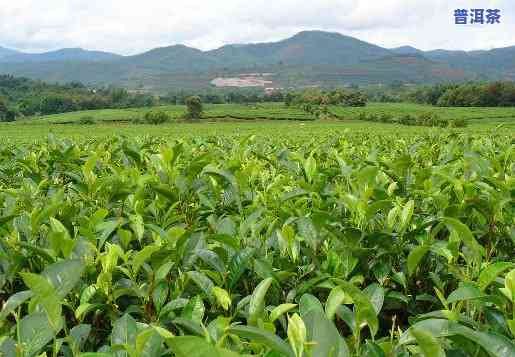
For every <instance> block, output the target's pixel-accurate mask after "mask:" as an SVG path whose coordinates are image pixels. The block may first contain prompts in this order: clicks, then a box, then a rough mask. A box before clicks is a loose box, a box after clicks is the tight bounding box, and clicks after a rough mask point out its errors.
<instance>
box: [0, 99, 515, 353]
mask: <svg viewBox="0 0 515 357" xmlns="http://www.w3.org/2000/svg"><path fill="white" fill-rule="evenodd" d="M242 108H243V106H234V105H224V106H207V107H206V113H207V115H208V116H210V115H211V117H212V118H215V117H216V118H217V119H216V120H214V119H213V120H209V119H205V120H203V121H200V122H198V123H192V122H176V123H168V124H165V125H155V126H154V125H140V124H131V123H129V122H128V119H130V116H134V117H137V116H140V115H142V114H143V113H144V112H145V111H146V110H147V109H145V110H143V109H141V110H102V111H92V112H83V113H69V114H63V115H58V116H49V117H44V118H40V119H31V120H28V119H27V120H25V121H20V122H15V123H4V124H1V125H0V132H1V134H0V140H1V145H0V234H1V236H2V238H0V356H2V357H3V356H8V357H11V356H13V357H49V356H56V357H57V356H59V357H60V356H63V357H165V356H177V357H238V356H241V357H249V356H262V357H327V356H333V357H348V356H349V357H350V356H352V357H361V356H379V357H383V356H384V357H411V356H413V357H416V356H417V357H418V356H431V357H433V356H434V357H445V356H454V357H467V356H474V357H513V356H515V342H514V339H515V257H514V254H513V252H514V251H515V230H514V227H515V179H514V178H515V160H514V159H515V145H514V135H513V134H514V133H515V132H514V130H513V129H514V126H513V122H512V121H510V120H511V119H510V118H511V117H510V115H512V114H511V113H512V112H513V110H512V109H504V108H499V109H492V110H490V109H468V110H467V109H463V108H458V109H453V110H451V109H447V108H430V107H424V106H406V105H397V104H372V105H370V106H368V107H366V108H361V109H348V108H346V109H338V110H339V113H341V114H340V115H341V116H342V118H343V119H338V120H336V119H324V120H308V121H305V119H304V118H301V119H304V120H303V121H298V120H264V119H260V120H249V119H243V120H235V119H234V118H235V117H237V116H238V117H239V118H243V117H245V113H246V112H245V111H243V114H242ZM407 108H411V110H410V113H414V112H423V111H425V110H438V111H442V115H458V114H459V115H466V116H467V119H468V120H470V121H471V123H470V125H469V126H468V127H466V128H458V129H450V128H429V127H413V126H402V125H396V124H380V123H368V122H363V121H356V120H353V119H352V116H353V115H355V114H356V112H357V111H360V110H365V111H369V112H380V111H382V110H388V111H390V112H396V113H398V114H400V113H401V112H402V111H405V110H408V109H407ZM165 109H166V110H167V111H169V112H170V113H172V114H173V113H175V114H176V115H177V116H180V115H181V110H183V109H184V108H182V107H175V106H174V107H166V108H165ZM245 109H246V110H248V111H249V112H250V111H259V112H260V113H265V112H266V113H268V114H267V115H269V116H271V118H270V119H287V118H286V117H280V116H283V115H291V116H290V117H288V119H293V116H295V115H297V114H296V112H295V111H293V110H291V109H288V108H285V107H283V106H281V105H279V104H276V105H266V106H262V107H258V108H257V109H252V108H248V107H245ZM228 113H233V114H231V115H229V114H228ZM460 113H461V114H460ZM302 114H303V113H302ZM299 115H300V114H299ZM347 115H349V118H347ZM84 116H92V117H93V118H94V119H95V120H96V121H97V123H96V124H94V125H80V124H77V123H74V122H75V121H78V120H80V118H81V117H84ZM231 117H232V118H231ZM249 118H250V117H249ZM67 122H71V124H66V123H67ZM501 123H503V124H504V125H503V126H501V127H499V124H501Z"/></svg>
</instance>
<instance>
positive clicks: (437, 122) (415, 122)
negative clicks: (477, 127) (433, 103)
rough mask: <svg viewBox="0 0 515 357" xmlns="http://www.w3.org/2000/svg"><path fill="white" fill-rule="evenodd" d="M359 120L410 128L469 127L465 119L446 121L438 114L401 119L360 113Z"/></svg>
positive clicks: (404, 115)
mask: <svg viewBox="0 0 515 357" xmlns="http://www.w3.org/2000/svg"><path fill="white" fill-rule="evenodd" d="M356 119H357V120H363V121H370V122H379V123H391V124H401V125H409V126H429V127H441V128H446V127H454V128H462V127H465V126H467V122H466V121H465V120H463V119H454V120H452V119H444V118H440V117H439V116H438V115H437V114H435V113H432V112H427V113H420V114H418V115H416V116H415V115H412V114H403V115H401V116H399V117H397V118H396V117H394V116H393V115H391V114H389V113H382V114H374V113H370V114H366V113H360V114H359V115H358V116H357V117H356Z"/></svg>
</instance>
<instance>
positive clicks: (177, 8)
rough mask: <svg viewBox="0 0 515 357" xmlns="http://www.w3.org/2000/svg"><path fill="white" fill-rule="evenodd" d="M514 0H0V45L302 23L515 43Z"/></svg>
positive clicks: (136, 40)
mask: <svg viewBox="0 0 515 357" xmlns="http://www.w3.org/2000/svg"><path fill="white" fill-rule="evenodd" d="M474 7H481V8H499V9H501V10H502V14H503V18H502V23H501V24H500V25H474V26H470V25H467V26H461V27H460V26H456V25H454V18H453V10H454V9H456V8H466V9H469V8H474ZM514 15H515V3H514V2H513V1H512V0H482V1H480V0H468V1H463V0H459V1H452V4H450V2H449V1H447V0H383V1H381V2H377V1H372V0H370V1H368V0H316V1H306V0H275V1H274V0H272V1H270V0H268V1H265V0H254V1H243V0H146V1H135V0H111V1H100V0H45V1H41V0H16V1H12V0H0V46H6V47H13V48H17V49H21V50H26V51H32V52H37V51H44V50H50V49H57V48H62V47H84V48H88V49H97V50H107V51H114V52H119V53H123V54H134V53H138V52H142V51H145V50H148V49H151V48H154V47H157V46H167V45H171V44H177V43H185V44H188V45H191V46H195V47H199V48H202V49H211V48H215V47H218V46H221V45H223V44H226V43H240V42H261V41H271V40H279V39H282V38H285V37H288V36H290V35H293V34H294V33H296V32H298V31H300V30H304V29H322V30H331V31H337V32H341V33H343V34H347V35H351V36H355V37H358V38H360V39H362V40H365V41H369V42H373V43H376V44H379V45H382V46H385V47H393V46H400V45H406V44H409V45H413V46H416V47H419V48H422V49H433V48H448V49H479V48H492V47H500V46H509V45H515V41H514V40H513V33H514V32H515V16H514Z"/></svg>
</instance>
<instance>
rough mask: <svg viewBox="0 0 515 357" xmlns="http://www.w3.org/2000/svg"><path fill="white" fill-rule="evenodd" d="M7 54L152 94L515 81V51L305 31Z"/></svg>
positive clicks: (34, 65)
mask: <svg viewBox="0 0 515 357" xmlns="http://www.w3.org/2000/svg"><path fill="white" fill-rule="evenodd" d="M1 53H2V52H1V51H0V73H10V74H15V75H24V76H27V77H31V78H36V79H43V80H50V81H57V82H65V81H73V80H80V81H83V82H85V83H86V84H94V85H98V84H116V85H122V86H125V87H128V88H140V89H141V88H143V89H146V90H165V89H167V88H171V87H184V88H200V87H208V86H210V83H211V81H212V80H213V79H214V78H217V77H230V76H235V75H238V74H239V73H242V72H245V71H250V72H252V73H260V72H267V73H274V76H273V78H272V79H271V80H272V81H273V86H274V87H301V86H312V85H315V86H341V85H349V84H354V83H356V84H368V83H389V82H392V81H404V82H409V83H426V82H428V83H434V82H445V81H449V80H452V81H465V80H476V79H492V80H494V79H509V80H512V79H515V60H514V58H515V46H509V47H504V48H498V49H492V50H484V51H453V50H432V51H422V50H420V49H417V48H415V47H412V46H401V47H397V48H392V49H387V48H384V47H381V46H378V45H375V44H372V43H368V42H365V41H362V40H360V39H357V38H354V37H350V36H346V35H343V34H340V33H336V32H325V31H302V32H299V33H297V34H295V35H294V36H291V37H289V38H286V39H283V40H280V41H276V42H261V43H248V44H227V45H224V46H221V47H219V48H216V49H213V50H207V51H202V50H199V49H196V48H193V47H188V46H185V45H172V46H165V47H159V48H154V49H151V50H148V51H145V52H142V53H140V54H136V55H131V56H122V55H117V54H114V53H111V52H103V51H88V50H84V49H80V48H71V49H61V50H57V51H50V52H45V53H42V54H24V53H17V54H14V55H4V56H2V55H1Z"/></svg>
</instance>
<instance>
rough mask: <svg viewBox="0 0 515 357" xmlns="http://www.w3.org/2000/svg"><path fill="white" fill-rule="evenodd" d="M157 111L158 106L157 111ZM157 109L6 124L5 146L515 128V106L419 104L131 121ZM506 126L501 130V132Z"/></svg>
mask: <svg viewBox="0 0 515 357" xmlns="http://www.w3.org/2000/svg"><path fill="white" fill-rule="evenodd" d="M152 109H156V108H152ZM157 109H160V110H164V111H166V112H167V113H169V114H170V116H171V117H172V118H179V117H181V116H182V115H183V114H184V113H185V110H186V108H185V107H184V106H180V105H178V106H175V105H174V106H164V107H158V108H157ZM149 110H151V109H148V108H141V109H104V110H91V111H83V112H73V113H65V114H57V115H48V116H43V117H36V118H25V119H24V120H21V121H17V122H14V123H3V124H0V142H4V143H7V142H11V143H29V142H33V141H35V140H44V139H46V137H47V136H48V134H49V133H54V134H55V135H56V136H58V137H62V138H73V139H81V140H82V139H94V138H103V137H108V136H113V135H127V136H145V135H151V136H159V137H163V138H168V139H176V138H180V137H191V136H211V135H216V136H220V135H224V136H230V135H247V134H256V135H262V136H268V135H273V134H276V133H281V135H283V136H284V137H285V138H288V137H298V136H301V137H306V138H308V137H316V136H317V135H320V134H326V133H342V132H343V131H345V130H352V131H357V132H364V131H368V130H371V131H373V132H376V133H378V134H388V133H404V134H406V135H411V134H413V133H424V132H428V131H437V130H446V129H437V128H424V127H408V126H403V125H397V124H382V123H375V122H363V121H358V120H356V117H357V116H358V115H359V113H362V112H365V113H375V114H381V113H389V114H392V115H394V116H401V115H403V114H412V115H417V114H422V113H427V112H437V113H438V114H439V115H440V116H441V117H443V118H450V119H452V118H465V119H466V120H467V122H468V127H467V128H464V129H460V130H461V131H464V132H486V131H490V130H497V131H502V132H506V133H513V131H514V129H515V109H514V108H439V107H430V106H425V105H417V104H405V103H404V104H390V103H386V104H384V103H381V104H379V103H371V104H369V105H368V106H366V107H364V108H349V107H331V108H330V111H331V112H332V113H334V114H335V115H337V116H338V118H332V119H331V118H329V119H324V120H314V118H313V116H312V115H310V114H308V113H305V112H303V111H301V110H300V109H298V108H287V107H285V106H284V104H281V103H266V104H257V105H254V106H247V105H236V104H217V105H205V111H204V115H205V119H203V120H201V121H199V122H198V123H188V122H178V123H175V122H172V123H169V124H165V125H160V126H153V125H135V124H131V120H133V119H137V118H141V117H142V116H143V115H144V114H145V113H146V112H147V111H149ZM84 117H90V118H92V119H93V120H94V121H95V122H96V124H94V125H81V124H79V122H80V120H81V119H82V118H84ZM498 126H500V128H499V129H495V128H496V127H498Z"/></svg>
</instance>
